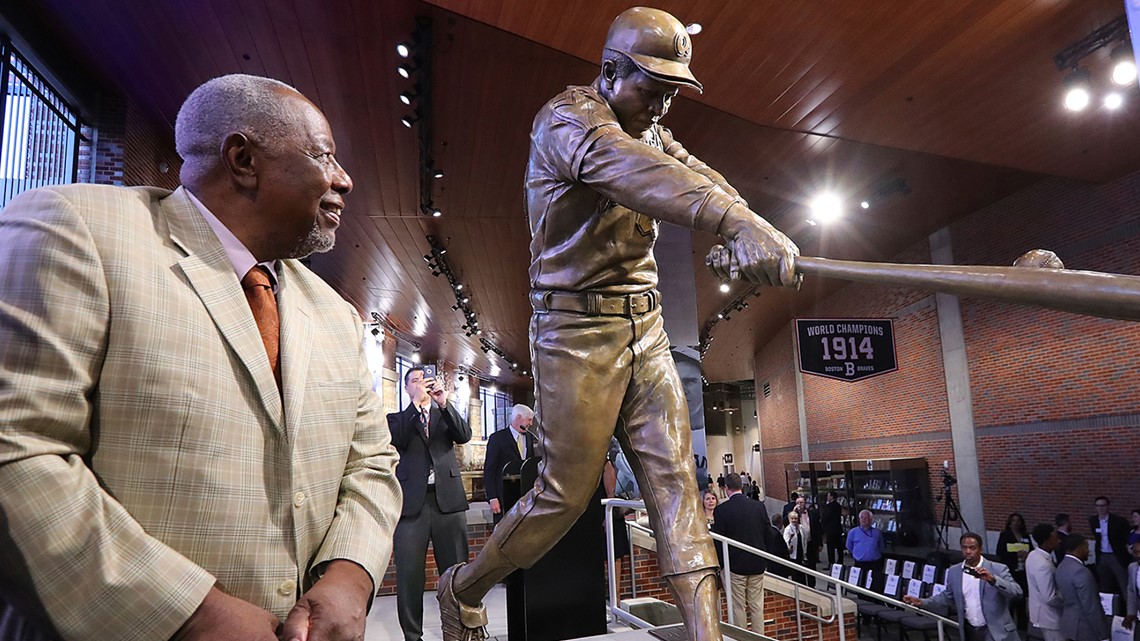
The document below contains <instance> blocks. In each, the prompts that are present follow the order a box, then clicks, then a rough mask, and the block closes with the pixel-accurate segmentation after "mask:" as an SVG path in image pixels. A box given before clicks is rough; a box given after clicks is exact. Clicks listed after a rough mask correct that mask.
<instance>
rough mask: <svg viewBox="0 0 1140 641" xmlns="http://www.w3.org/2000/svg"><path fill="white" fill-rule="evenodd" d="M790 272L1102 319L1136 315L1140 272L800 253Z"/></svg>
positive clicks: (1139, 303)
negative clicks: (873, 260) (911, 262)
mask: <svg viewBox="0 0 1140 641" xmlns="http://www.w3.org/2000/svg"><path fill="white" fill-rule="evenodd" d="M796 271H797V272H800V273H803V274H809V275H813V276H825V277H828V278H839V279H843V280H851V281H858V282H862V283H878V284H880V285H896V286H899V287H908V288H912V289H926V290H932V291H935V292H941V293H944V294H954V295H956V296H973V297H976V298H988V299H990V300H998V301H1003V302H1007V303H1017V304H1020V305H1032V306H1035V307H1045V308H1048V309H1057V310H1061V311H1066V312H1073V313H1076V314H1086V315H1088V316H1099V317H1102V318H1115V319H1119V320H1133V321H1134V320H1140V277H1137V276H1126V275H1122V274H1105V273H1103V272H1091V271H1074V270H1067V269H1044V268H1037V267H995V266H986V265H907V264H898V263H868V262H861V261H852V260H832V259H829V258H813V257H811V256H800V257H799V258H798V259H797V260H796Z"/></svg>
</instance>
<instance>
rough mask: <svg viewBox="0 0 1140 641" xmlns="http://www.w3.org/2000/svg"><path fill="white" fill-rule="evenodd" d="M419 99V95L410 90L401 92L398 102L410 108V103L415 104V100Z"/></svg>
mask: <svg viewBox="0 0 1140 641" xmlns="http://www.w3.org/2000/svg"><path fill="white" fill-rule="evenodd" d="M419 97H420V96H419V94H417V93H416V92H414V91H412V90H410V89H409V90H408V91H401V92H400V102H402V103H404V104H405V105H408V106H409V107H410V106H412V103H413V102H415V101H416V98H419Z"/></svg>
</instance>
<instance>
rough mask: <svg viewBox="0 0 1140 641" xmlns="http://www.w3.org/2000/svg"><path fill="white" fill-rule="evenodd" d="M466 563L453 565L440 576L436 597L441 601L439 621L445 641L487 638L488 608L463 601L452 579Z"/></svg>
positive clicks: (468, 640) (471, 640) (470, 640)
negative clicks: (458, 595)
mask: <svg viewBox="0 0 1140 641" xmlns="http://www.w3.org/2000/svg"><path fill="white" fill-rule="evenodd" d="M464 565H466V564H465V563H460V564H458V565H453V566H451V567H449V568H447V570H446V571H445V572H444V573H443V575H441V576H440V577H439V583H437V584H436V588H435V598H436V599H437V600H438V601H439V621H440V626H441V627H442V628H443V641H483V640H484V639H486V638H487V608H486V607H484V606H483V605H482V604H480V605H479V606H478V607H476V606H470V605H467V604H466V603H463V602H462V601H460V600H459V599H457V598H456V597H455V591H454V590H453V589H452V585H451V584H452V580H453V579H454V578H455V572H456V571H457V570H458V569H459V568H461V567H463V566H464Z"/></svg>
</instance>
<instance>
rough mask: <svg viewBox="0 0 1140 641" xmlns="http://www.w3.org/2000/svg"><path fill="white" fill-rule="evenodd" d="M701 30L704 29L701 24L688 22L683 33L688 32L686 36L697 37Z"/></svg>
mask: <svg viewBox="0 0 1140 641" xmlns="http://www.w3.org/2000/svg"><path fill="white" fill-rule="evenodd" d="M703 29H704V27H702V26H701V23H699V22H690V23H689V24H687V25H685V31H686V32H688V34H689V35H690V36H695V35H697V34H698V33H700V32H701V31H702V30H703Z"/></svg>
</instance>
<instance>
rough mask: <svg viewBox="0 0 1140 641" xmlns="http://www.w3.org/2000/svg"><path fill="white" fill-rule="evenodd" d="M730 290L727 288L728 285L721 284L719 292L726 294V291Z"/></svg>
mask: <svg viewBox="0 0 1140 641" xmlns="http://www.w3.org/2000/svg"><path fill="white" fill-rule="evenodd" d="M730 289H731V287H729V286H728V283H721V284H720V291H722V292H724V293H725V294H727V293H728V290H730Z"/></svg>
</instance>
